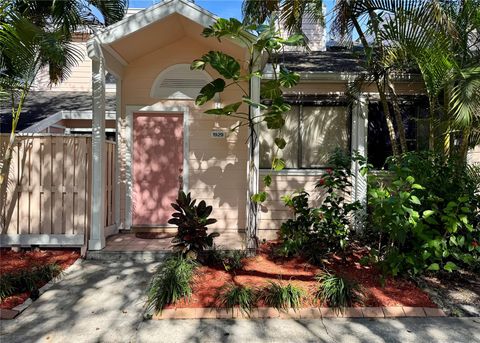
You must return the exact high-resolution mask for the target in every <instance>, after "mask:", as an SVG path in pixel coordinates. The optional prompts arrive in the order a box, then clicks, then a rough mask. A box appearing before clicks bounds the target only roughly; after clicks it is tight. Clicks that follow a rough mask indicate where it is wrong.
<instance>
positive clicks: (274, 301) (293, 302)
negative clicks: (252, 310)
mask: <svg viewBox="0 0 480 343" xmlns="http://www.w3.org/2000/svg"><path fill="white" fill-rule="evenodd" d="M304 297H305V291H304V290H303V289H302V288H300V287H297V286H294V285H292V284H290V283H289V284H287V285H285V286H283V285H282V284H280V283H278V282H272V281H270V283H269V285H268V286H266V287H265V288H263V290H262V291H261V298H262V299H263V300H264V301H265V304H266V305H267V306H270V307H275V308H276V309H277V310H279V311H281V310H284V311H286V310H288V309H289V308H293V309H294V310H296V309H298V308H299V307H300V306H301V305H302V299H303V298H304Z"/></svg>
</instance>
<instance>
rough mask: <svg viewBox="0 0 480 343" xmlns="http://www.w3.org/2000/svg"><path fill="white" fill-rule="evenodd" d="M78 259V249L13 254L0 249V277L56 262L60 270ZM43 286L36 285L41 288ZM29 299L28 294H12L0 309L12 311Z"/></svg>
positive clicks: (0, 305)
mask: <svg viewBox="0 0 480 343" xmlns="http://www.w3.org/2000/svg"><path fill="white" fill-rule="evenodd" d="M79 257H80V250H79V249H52V250H50V249H49V250H38V251H20V252H14V251H12V250H11V249H0V277H1V275H4V274H7V273H12V272H17V271H19V270H22V269H30V268H32V267H34V266H40V265H47V264H50V263H54V262H56V263H57V264H58V265H59V266H60V267H61V268H62V270H65V269H66V268H68V267H69V266H71V265H72V264H73V263H74V262H75V261H76V260H77V259H78V258H79ZM42 286H43V284H41V285H38V287H39V288H40V287H42ZM29 297H30V293H29V292H24V293H19V294H14V295H12V296H10V297H8V298H6V299H4V300H3V301H2V302H0V308H1V309H12V308H14V307H15V306H17V305H20V304H22V303H23V302H24V301H25V300H26V299H28V298H29Z"/></svg>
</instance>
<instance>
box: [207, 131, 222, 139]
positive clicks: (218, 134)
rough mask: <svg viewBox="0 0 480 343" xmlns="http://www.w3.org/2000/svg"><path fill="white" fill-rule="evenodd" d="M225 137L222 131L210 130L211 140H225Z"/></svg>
mask: <svg viewBox="0 0 480 343" xmlns="http://www.w3.org/2000/svg"><path fill="white" fill-rule="evenodd" d="M225 136H226V135H225V132H224V131H222V130H212V132H210V137H212V138H225Z"/></svg>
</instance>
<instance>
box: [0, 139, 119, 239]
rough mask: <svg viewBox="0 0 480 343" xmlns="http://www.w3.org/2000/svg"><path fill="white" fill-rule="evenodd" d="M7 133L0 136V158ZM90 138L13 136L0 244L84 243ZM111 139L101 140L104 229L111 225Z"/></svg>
mask: <svg viewBox="0 0 480 343" xmlns="http://www.w3.org/2000/svg"><path fill="white" fill-rule="evenodd" d="M7 140H8V135H0V152H1V156H2V159H3V156H4V154H5V148H6V144H7ZM91 145H92V144H91V137H90V136H80V135H37V134H35V135H29V136H27V135H24V136H18V137H17V140H16V144H15V148H14V154H13V158H12V160H11V163H10V170H9V174H8V184H7V190H6V192H4V194H3V197H2V199H0V228H1V233H0V245H1V246H11V245H54V246H83V245H84V244H85V243H86V242H87V240H88V235H89V231H90V210H91V206H90V203H91V199H90V194H91V192H90V188H91V160H92V156H91ZM114 156H115V143H114V142H106V143H105V158H106V159H107V161H106V166H107V168H106V170H105V173H106V177H107V178H106V179H107V187H106V189H105V202H106V204H105V208H106V209H107V210H106V214H105V227H108V226H112V225H114V224H115V214H114V213H115V208H114V206H115V182H114V176H115V164H116V163H115V158H114Z"/></svg>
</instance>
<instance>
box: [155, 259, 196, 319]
mask: <svg viewBox="0 0 480 343" xmlns="http://www.w3.org/2000/svg"><path fill="white" fill-rule="evenodd" d="M196 267H197V263H196V262H194V261H192V260H190V259H185V258H183V257H182V256H181V255H178V256H174V257H171V258H169V259H168V260H166V261H165V263H163V264H162V265H161V266H160V267H159V268H158V269H157V271H156V272H155V274H154V276H153V278H152V281H151V282H150V285H149V287H148V291H147V294H148V296H147V302H146V308H147V311H149V310H154V311H155V312H161V311H162V309H163V308H164V307H165V306H166V305H169V304H173V303H176V302H177V301H179V300H182V299H187V300H188V299H189V298H190V296H191V295H192V279H193V276H194V273H195V269H196Z"/></svg>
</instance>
